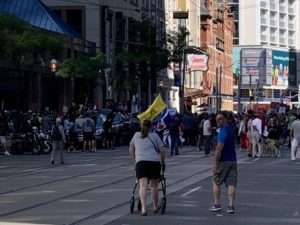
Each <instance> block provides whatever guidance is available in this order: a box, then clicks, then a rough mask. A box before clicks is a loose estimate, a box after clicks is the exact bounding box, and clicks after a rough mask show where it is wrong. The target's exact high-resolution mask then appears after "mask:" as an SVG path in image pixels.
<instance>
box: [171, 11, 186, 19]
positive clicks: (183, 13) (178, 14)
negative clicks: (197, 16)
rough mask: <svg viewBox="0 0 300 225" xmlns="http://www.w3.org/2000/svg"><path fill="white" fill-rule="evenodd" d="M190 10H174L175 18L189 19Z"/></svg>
mask: <svg viewBox="0 0 300 225" xmlns="http://www.w3.org/2000/svg"><path fill="white" fill-rule="evenodd" d="M188 18H189V12H188V11H176V12H173V19H188Z"/></svg>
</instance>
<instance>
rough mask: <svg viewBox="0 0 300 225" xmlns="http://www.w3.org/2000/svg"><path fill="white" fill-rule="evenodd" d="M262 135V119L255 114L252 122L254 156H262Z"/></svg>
mask: <svg viewBox="0 0 300 225" xmlns="http://www.w3.org/2000/svg"><path fill="white" fill-rule="evenodd" d="M261 135H262V121H261V119H259V118H258V117H257V115H256V114H254V115H253V120H252V124H251V143H252V157H253V158H254V157H256V156H257V157H261V153H262V146H261Z"/></svg>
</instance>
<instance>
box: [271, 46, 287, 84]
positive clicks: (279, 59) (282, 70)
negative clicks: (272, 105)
mask: <svg viewBox="0 0 300 225" xmlns="http://www.w3.org/2000/svg"><path fill="white" fill-rule="evenodd" d="M288 73H289V53H288V52H284V51H277V50H273V51H272V76H273V79H272V85H279V86H288V84H289V82H288Z"/></svg>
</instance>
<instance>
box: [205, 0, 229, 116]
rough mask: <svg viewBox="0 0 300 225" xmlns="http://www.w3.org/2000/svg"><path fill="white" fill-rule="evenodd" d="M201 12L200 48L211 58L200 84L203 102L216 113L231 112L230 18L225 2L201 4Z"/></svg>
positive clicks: (209, 1) (209, 0)
mask: <svg viewBox="0 0 300 225" xmlns="http://www.w3.org/2000/svg"><path fill="white" fill-rule="evenodd" d="M204 7H205V8H206V9H207V11H208V12H205V11H206V10H204V9H205V8H204ZM202 10H203V13H202V14H201V47H202V48H203V49H205V50H206V51H207V53H208V54H209V55H210V60H209V67H208V71H207V72H204V74H203V80H202V82H201V87H202V88H203V93H204V94H205V95H206V97H205V102H206V103H207V104H209V105H211V106H213V107H214V109H215V111H218V110H232V109H233V73H232V64H233V57H232V49H233V33H234V18H233V14H232V12H231V11H230V10H229V7H228V4H227V1H211V0H207V1H204V6H203V7H202Z"/></svg>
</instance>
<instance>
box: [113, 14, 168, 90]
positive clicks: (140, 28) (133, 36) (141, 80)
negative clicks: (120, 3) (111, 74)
mask: <svg viewBox="0 0 300 225" xmlns="http://www.w3.org/2000/svg"><path fill="white" fill-rule="evenodd" d="M157 32H158V28H157V26H156V25H155V24H154V23H153V22H152V21H150V20H149V18H147V17H142V19H141V20H135V19H133V18H131V19H130V20H129V25H128V37H129V40H128V45H127V49H126V52H124V49H122V48H120V49H121V51H119V52H117V56H116V59H117V67H118V68H128V73H127V77H126V79H124V76H123V75H124V73H123V71H122V70H121V72H120V75H119V76H118V78H117V84H118V87H119V86H120V87H123V89H122V90H121V91H126V92H127V91H136V90H137V85H138V84H140V85H141V89H142V90H144V92H145V91H146V90H147V89H148V82H151V81H152V82H153V81H156V74H157V72H158V71H160V70H162V69H164V68H166V67H168V65H169V60H168V59H169V52H168V50H167V49H166V48H165V45H164V43H165V41H164V39H165V38H164V37H163V39H162V40H161V43H160V44H157V43H158V40H157ZM137 65H139V68H140V69H139V72H138V71H137ZM148 68H150V70H149V69H148ZM121 74H122V75H121ZM153 83H154V82H153ZM119 90H120V89H119ZM147 93H149V92H147Z"/></svg>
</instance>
